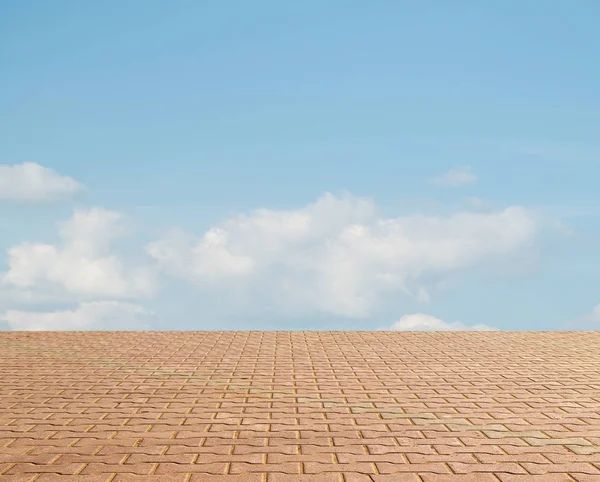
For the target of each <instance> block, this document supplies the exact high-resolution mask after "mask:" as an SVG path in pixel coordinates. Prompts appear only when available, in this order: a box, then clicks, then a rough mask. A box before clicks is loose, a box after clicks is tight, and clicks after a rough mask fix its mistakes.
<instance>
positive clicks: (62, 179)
mask: <svg viewBox="0 0 600 482" xmlns="http://www.w3.org/2000/svg"><path fill="white" fill-rule="evenodd" d="M82 189H83V185H82V184H80V183H79V182H77V181H76V180H75V179H72V178H70V177H67V176H61V175H60V174H58V173H57V172H55V171H54V170H52V169H49V168H47V167H44V166H40V165H39V164H36V163H33V162H25V163H23V164H14V165H0V201H9V202H16V203H47V202H52V201H57V200H60V199H64V198H68V197H70V196H72V195H73V194H75V193H77V192H79V191H81V190H82Z"/></svg>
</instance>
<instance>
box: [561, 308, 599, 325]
mask: <svg viewBox="0 0 600 482" xmlns="http://www.w3.org/2000/svg"><path fill="white" fill-rule="evenodd" d="M562 329H564V330H567V331H577V330H583V331H598V330H600V304H597V305H596V306H595V307H594V309H593V310H592V311H591V312H588V313H587V314H585V315H583V316H580V317H579V318H576V319H573V320H569V321H568V322H566V323H565V324H564V326H563V327H562Z"/></svg>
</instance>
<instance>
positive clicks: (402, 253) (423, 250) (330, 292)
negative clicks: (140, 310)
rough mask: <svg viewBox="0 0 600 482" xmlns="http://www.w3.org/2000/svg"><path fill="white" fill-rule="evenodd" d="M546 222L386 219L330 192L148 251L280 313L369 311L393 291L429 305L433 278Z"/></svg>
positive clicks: (489, 254)
mask: <svg viewBox="0 0 600 482" xmlns="http://www.w3.org/2000/svg"><path fill="white" fill-rule="evenodd" d="M538 228H539V226H538V221H537V219H536V217H535V216H534V215H533V213H531V212H529V211H528V210H526V209H524V208H522V207H518V206H513V207H508V208H506V209H504V210H501V211H497V212H485V213H482V212H469V211H465V212H458V213H455V214H452V215H451V216H447V217H435V216H421V215H419V216H402V217H397V218H383V217H381V216H379V215H378V213H377V209H376V206H375V205H374V204H373V203H372V202H371V201H370V200H368V199H364V198H359V197H355V196H352V195H350V194H344V195H342V196H334V195H332V194H325V195H324V196H322V197H321V198H320V199H318V200H317V201H316V202H315V203H313V204H309V205H308V206H305V207H304V208H301V209H297V210H287V211H283V210H282V211H277V210H268V209H259V210H256V211H253V212H251V213H249V214H243V215H239V216H235V217H233V218H231V219H229V220H227V221H225V222H223V223H221V224H219V225H218V226H214V227H212V228H211V229H209V230H208V231H207V232H206V233H205V234H204V235H203V236H201V237H200V239H196V240H194V239H193V238H192V237H191V236H189V235H186V234H184V233H181V232H178V233H172V234H171V235H169V236H166V237H165V238H163V239H160V240H158V241H156V242H154V243H152V244H150V245H149V246H148V248H147V252H148V253H149V254H150V256H152V257H153V258H154V259H155V260H156V262H157V263H158V265H159V266H160V268H161V269H162V270H163V271H164V272H167V273H169V274H171V275H172V276H175V277H180V278H185V279H188V280H193V281H194V282H195V283H196V284H197V285H198V286H199V287H200V289H212V290H214V289H215V286H218V285H219V284H223V283H225V284H224V286H223V289H222V294H223V296H225V297H226V296H227V290H229V289H230V287H231V286H233V285H235V286H236V287H238V288H239V287H240V286H242V287H243V289H244V290H245V292H246V294H247V296H246V299H247V300H248V302H249V305H248V306H244V307H241V309H248V308H249V307H250V306H251V304H254V305H260V306H266V305H267V304H268V306H269V307H270V308H271V309H273V310H275V311H278V312H280V313H285V314H296V315H305V314H306V312H307V311H313V312H321V313H326V314H329V315H337V316H345V317H366V316H369V315H371V314H372V313H373V311H374V310H375V309H376V308H377V307H378V306H379V305H380V303H381V302H382V300H384V299H385V298H386V297H392V298H395V297H397V296H398V295H399V294H404V295H407V296H411V297H414V298H416V299H419V300H422V301H427V300H428V299H429V297H430V293H429V292H428V289H427V288H428V287H427V280H428V279H430V278H432V277H440V276H444V274H445V273H449V272H451V271H455V270H459V269H463V268H467V267H470V266H473V265H476V264H477V263H479V262H482V261H484V260H488V259H492V258H499V259H504V258H505V257H509V256H511V255H513V254H515V253H517V252H520V251H522V250H523V249H525V248H527V247H528V246H530V245H531V244H532V243H533V242H534V241H535V239H536V235H537V232H538Z"/></svg>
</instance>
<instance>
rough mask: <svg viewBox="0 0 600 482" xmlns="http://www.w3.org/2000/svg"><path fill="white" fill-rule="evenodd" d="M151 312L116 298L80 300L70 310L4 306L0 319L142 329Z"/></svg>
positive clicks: (33, 327)
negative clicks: (43, 310)
mask: <svg viewBox="0 0 600 482" xmlns="http://www.w3.org/2000/svg"><path fill="white" fill-rule="evenodd" d="M153 317H154V314H153V313H152V312H151V311H149V310H147V309H145V308H143V307H141V306H138V305H135V304H132V303H125V302H117V301H93V302H86V303H81V304H79V305H78V306H77V308H75V309H73V310H59V311H51V312H36V311H18V310H7V311H6V312H4V313H2V314H0V321H3V322H5V323H7V324H8V325H9V326H10V328H12V329H13V330H22V331H45V330H48V331H60V330H71V331H79V330H144V329H149V328H150V324H151V321H152V319H153Z"/></svg>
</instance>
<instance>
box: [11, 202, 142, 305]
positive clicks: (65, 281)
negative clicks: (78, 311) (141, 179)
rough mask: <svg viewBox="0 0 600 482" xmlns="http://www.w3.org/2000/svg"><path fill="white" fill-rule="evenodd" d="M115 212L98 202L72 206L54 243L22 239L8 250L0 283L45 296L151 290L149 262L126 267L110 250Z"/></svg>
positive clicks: (116, 231) (117, 222)
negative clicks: (78, 207) (84, 206)
mask: <svg viewBox="0 0 600 482" xmlns="http://www.w3.org/2000/svg"><path fill="white" fill-rule="evenodd" d="M121 219H122V217H121V215H120V214H119V213H116V212H113V211H108V210H105V209H101V208H93V209H88V210H77V211H76V212H75V214H74V215H73V217H72V218H71V219H69V220H67V221H65V222H62V223H59V225H58V227H59V238H60V242H59V243H57V244H46V243H33V242H23V243H20V244H18V245H16V246H13V247H11V248H9V249H8V250H7V258H8V259H7V263H8V270H7V271H6V272H5V273H3V274H2V273H0V286H1V287H2V288H3V289H12V290H18V291H23V292H25V293H29V295H28V296H30V297H34V296H35V293H39V294H40V296H45V297H48V296H49V295H50V296H52V295H56V296H58V297H60V296H63V295H65V294H66V295H76V296H78V297H82V298H84V299H85V298H87V299H90V298H94V297H111V298H114V297H117V298H131V297H139V296H147V295H150V294H152V293H153V291H154V278H153V276H152V272H151V271H150V270H149V269H148V268H144V267H142V268H132V269H128V268H126V267H125V266H124V264H123V262H122V260H121V259H120V258H119V257H118V256H117V255H115V254H114V253H112V252H111V250H110V248H111V246H112V243H113V241H114V240H115V239H116V238H118V237H119V236H120V235H122V233H123V226H122V223H121Z"/></svg>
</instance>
